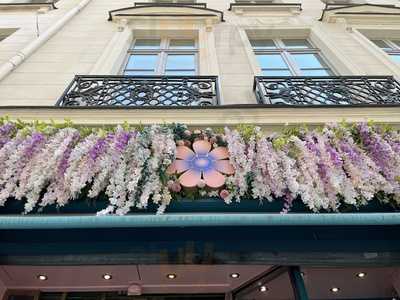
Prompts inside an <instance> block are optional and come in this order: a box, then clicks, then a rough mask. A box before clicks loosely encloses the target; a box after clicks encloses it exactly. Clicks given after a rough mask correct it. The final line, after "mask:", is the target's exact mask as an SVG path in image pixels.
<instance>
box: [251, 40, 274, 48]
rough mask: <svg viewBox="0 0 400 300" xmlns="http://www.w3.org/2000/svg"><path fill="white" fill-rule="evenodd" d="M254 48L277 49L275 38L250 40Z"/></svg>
mask: <svg viewBox="0 0 400 300" xmlns="http://www.w3.org/2000/svg"><path fill="white" fill-rule="evenodd" d="M250 44H251V46H252V47H253V49H276V45H275V43H274V41H273V40H250Z"/></svg>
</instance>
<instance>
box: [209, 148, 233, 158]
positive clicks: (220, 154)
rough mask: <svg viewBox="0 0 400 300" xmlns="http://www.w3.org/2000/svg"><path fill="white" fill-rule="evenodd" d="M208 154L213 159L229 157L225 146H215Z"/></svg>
mask: <svg viewBox="0 0 400 300" xmlns="http://www.w3.org/2000/svg"><path fill="white" fill-rule="evenodd" d="M210 155H211V156H212V157H213V158H214V159H225V158H228V157H229V151H228V148H226V147H217V148H215V149H214V150H213V151H211V152H210Z"/></svg>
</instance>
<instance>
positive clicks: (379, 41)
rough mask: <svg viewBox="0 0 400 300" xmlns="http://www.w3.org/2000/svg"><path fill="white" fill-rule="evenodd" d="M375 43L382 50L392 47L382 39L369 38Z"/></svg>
mask: <svg viewBox="0 0 400 300" xmlns="http://www.w3.org/2000/svg"><path fill="white" fill-rule="evenodd" d="M371 41H372V42H373V43H374V44H375V45H377V46H378V47H379V48H381V49H383V50H390V49H392V48H391V47H390V46H389V45H388V44H386V43H385V42H384V41H382V40H371Z"/></svg>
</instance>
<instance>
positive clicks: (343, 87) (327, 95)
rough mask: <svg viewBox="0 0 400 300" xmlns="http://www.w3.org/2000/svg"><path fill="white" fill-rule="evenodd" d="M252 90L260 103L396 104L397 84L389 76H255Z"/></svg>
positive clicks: (399, 98) (398, 98)
mask: <svg viewBox="0 0 400 300" xmlns="http://www.w3.org/2000/svg"><path fill="white" fill-rule="evenodd" d="M254 90H255V93H256V97H257V100H258V102H259V103H264V104H283V105H357V104H400V85H399V82H398V81H396V80H395V79H394V78H393V77H392V76H362V77H361V76H358V77H357V76H342V77H265V76H257V77H255V79H254Z"/></svg>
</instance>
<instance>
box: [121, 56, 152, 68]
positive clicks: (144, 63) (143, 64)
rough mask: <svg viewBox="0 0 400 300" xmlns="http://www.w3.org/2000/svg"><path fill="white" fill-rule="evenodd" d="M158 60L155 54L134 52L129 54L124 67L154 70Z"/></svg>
mask: <svg viewBox="0 0 400 300" xmlns="http://www.w3.org/2000/svg"><path fill="white" fill-rule="evenodd" d="M157 60H158V55H156V54H145V55H142V54H135V55H131V56H130V57H129V60H128V64H127V65H126V69H139V70H155V68H156V64H157Z"/></svg>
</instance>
